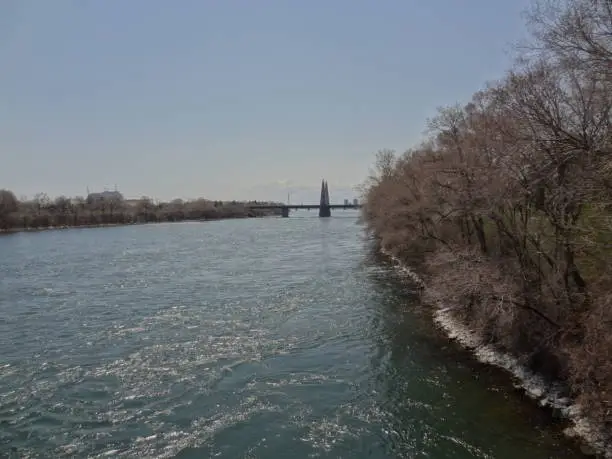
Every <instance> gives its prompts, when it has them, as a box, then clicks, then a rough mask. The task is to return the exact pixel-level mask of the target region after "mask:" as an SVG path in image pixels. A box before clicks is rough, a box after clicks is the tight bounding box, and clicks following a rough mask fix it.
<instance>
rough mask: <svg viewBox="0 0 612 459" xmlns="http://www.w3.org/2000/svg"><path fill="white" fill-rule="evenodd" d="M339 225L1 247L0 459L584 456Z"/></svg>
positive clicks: (12, 240) (136, 232) (21, 240)
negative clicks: (452, 338) (437, 324)
mask: <svg viewBox="0 0 612 459" xmlns="http://www.w3.org/2000/svg"><path fill="white" fill-rule="evenodd" d="M349 215H350V213H349V212H347V213H346V214H343V215H342V216H343V217H345V218H339V217H340V216H338V218H336V217H332V218H331V219H318V218H316V216H315V215H302V214H300V213H297V214H295V215H292V217H291V218H289V219H281V218H279V219H261V220H239V221H225V222H214V223H204V224H194V223H182V224H167V225H148V226H140V227H124V228H107V229H99V230H97V229H96V230H74V231H73V230H69V231H61V232H60V231H58V232H48V233H39V234H19V235H12V236H9V237H3V238H0V253H1V254H2V257H3V258H2V260H3V262H2V263H1V264H0V348H1V349H2V352H1V353H0V424H1V425H2V428H1V429H0V456H2V455H4V456H8V455H11V454H12V455H13V456H14V457H75V456H76V457H182V458H200V457H228V458H244V457H251V458H254V457H259V458H275V457H278V458H284V457H287V456H288V455H289V454H290V455H291V456H292V457H296V458H298V457H304V458H307V457H333V458H337V457H345V458H349V457H350V458H352V457H372V458H386V457H402V458H406V457H435V458H447V457H448V458H451V457H452V458H464V457H465V458H468V457H469V458H471V457H479V458H486V457H495V458H515V457H521V458H524V459H529V458H578V457H581V456H580V454H579V453H577V452H576V450H575V449H574V448H573V447H572V446H571V445H570V444H568V443H567V442H566V441H565V440H564V439H563V438H562V437H561V436H560V433H559V428H558V427H557V426H554V425H551V423H550V420H549V419H547V416H546V415H545V414H544V413H543V412H542V411H539V410H537V409H534V407H533V406H532V405H530V404H527V403H523V402H522V401H521V400H520V398H518V396H517V395H516V394H513V393H512V391H511V387H510V386H509V385H508V383H507V381H506V379H505V378H504V377H501V376H500V375H499V373H498V372H497V371H495V370H492V369H490V368H486V367H482V366H480V365H478V364H477V363H475V362H473V361H472V360H471V359H470V358H469V357H468V356H467V355H466V354H465V353H464V352H462V351H461V350H459V349H457V348H456V347H455V346H454V345H451V344H449V343H448V342H447V341H446V340H445V339H444V338H443V337H442V336H440V334H439V333H438V332H437V331H436V330H435V329H434V328H433V327H432V325H431V320H430V318H429V317H428V312H427V311H424V310H422V309H421V308H420V307H419V306H418V302H417V301H416V298H415V297H414V293H412V292H411V288H410V286H409V285H406V284H402V283H399V282H398V281H397V279H396V277H395V275H394V273H392V272H390V271H389V270H388V268H387V267H386V266H385V265H384V264H383V263H381V262H380V261H379V260H376V259H375V257H371V256H370V255H369V252H368V250H367V249H366V248H365V247H366V244H364V240H363V236H362V232H361V228H360V226H359V225H357V224H356V218H354V217H355V215H354V214H353V217H352V218H346V217H347V216H349Z"/></svg>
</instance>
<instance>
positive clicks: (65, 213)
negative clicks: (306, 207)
mask: <svg viewBox="0 0 612 459" xmlns="http://www.w3.org/2000/svg"><path fill="white" fill-rule="evenodd" d="M254 203H255V202H254V201H250V202H237V201H211V200H207V199H196V200H192V201H184V200H182V199H175V200H173V201H170V202H154V201H153V200H152V199H150V198H148V197H142V198H140V199H133V200H126V199H124V198H123V197H122V196H121V195H120V194H119V193H109V195H108V197H107V196H105V195H100V194H91V195H89V196H88V197H86V198H83V197H77V198H67V197H65V196H60V197H57V198H55V199H51V198H49V197H48V196H47V195H46V194H44V193H40V194H38V195H36V196H35V197H34V198H33V199H30V200H25V199H24V200H19V199H17V197H16V196H15V194H14V193H13V192H11V191H9V190H5V189H0V231H11V230H28V229H45V228H50V227H54V228H57V227H82V226H102V225H116V224H132V223H152V222H176V221H183V220H219V219H227V218H247V217H263V216H269V215H270V216H271V215H279V214H280V210H279V209H252V208H250V207H249V204H254ZM257 204H265V203H257ZM269 204H273V203H269Z"/></svg>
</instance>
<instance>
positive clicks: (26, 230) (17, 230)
mask: <svg viewBox="0 0 612 459" xmlns="http://www.w3.org/2000/svg"><path fill="white" fill-rule="evenodd" d="M277 216H278V215H276V214H274V215H244V216H232V217H222V218H209V219H189V220H187V219H186V220H169V221H159V222H155V221H149V222H129V223H100V224H97V225H76V226H74V225H63V226H48V227H45V228H8V229H2V228H0V234H15V233H37V232H41V231H60V230H67V229H93V228H114V227H118V226H135V225H156V224H160V223H186V222H193V223H199V222H207V221H221V220H230V219H245V218H264V217H277Z"/></svg>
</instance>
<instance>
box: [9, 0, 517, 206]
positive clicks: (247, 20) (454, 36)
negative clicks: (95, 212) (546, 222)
mask: <svg viewBox="0 0 612 459" xmlns="http://www.w3.org/2000/svg"><path fill="white" fill-rule="evenodd" d="M528 3H529V2H528V0H513V1H507V0H465V1H457V0H385V1H380V0H369V1H366V0H309V1H302V0H257V1H254V0H242V1H239V0H223V1H222V0H215V1H212V0H175V1H168V0H129V1H128V0H54V1H42V0H0V188H7V189H10V190H12V191H13V192H14V193H15V194H16V195H17V196H18V197H20V196H33V195H34V194H36V193H38V192H46V193H48V194H49V195H50V196H52V197H53V196H59V195H68V196H75V195H85V194H86V192H87V189H88V188H89V190H90V191H102V190H104V189H114V187H115V186H117V188H118V189H119V191H121V192H122V193H123V194H124V195H125V196H126V197H140V196H143V195H146V196H151V197H153V198H156V199H162V200H166V199H173V198H183V199H189V198H196V197H206V198H210V199H259V200H281V201H286V200H287V194H288V193H291V201H292V202H304V203H308V202H309V201H313V202H317V200H318V197H319V189H320V183H321V179H323V178H325V179H326V180H327V181H328V183H329V190H330V195H331V200H332V201H333V202H340V201H342V200H343V199H344V198H353V197H355V196H357V195H358V193H357V192H356V191H355V190H354V188H355V186H357V185H359V184H360V183H362V182H363V180H364V179H365V178H366V176H367V174H368V171H369V168H370V167H371V165H372V163H373V160H374V155H375V152H376V151H377V150H379V149H382V148H392V149H395V150H397V151H400V152H401V151H404V150H406V149H408V148H409V147H411V146H413V145H415V144H417V143H418V142H419V141H420V140H421V139H422V136H423V132H424V130H425V127H426V120H427V118H429V117H431V116H434V115H435V113H436V109H437V108H438V107H440V106H444V105H452V104H455V103H457V102H459V103H465V102H466V101H467V100H469V98H470V96H471V95H472V93H474V92H475V91H477V90H479V89H480V88H482V87H483V85H484V84H485V83H486V82H487V81H490V80H493V79H496V78H499V77H501V76H503V73H504V71H505V70H506V69H508V68H509V67H510V65H511V62H512V56H511V50H512V48H511V45H512V43H513V42H516V41H517V40H520V39H522V38H524V37H525V36H526V30H525V27H524V18H523V17H522V16H521V13H522V11H524V9H525V8H526V7H527V6H528Z"/></svg>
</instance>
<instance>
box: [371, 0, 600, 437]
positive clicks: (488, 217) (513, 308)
mask: <svg viewBox="0 0 612 459" xmlns="http://www.w3.org/2000/svg"><path fill="white" fill-rule="evenodd" d="M529 26H530V29H531V31H532V32H533V38H532V40H531V42H530V43H528V44H525V45H524V47H523V46H522V47H521V48H519V54H520V57H519V59H517V62H516V65H515V67H514V68H513V69H512V70H510V71H509V72H508V73H507V74H506V75H505V76H504V77H503V79H501V80H500V81H497V82H493V83H490V84H489V85H488V86H487V87H485V88H484V89H483V90H481V91H479V92H477V93H476V94H474V96H473V98H472V99H471V101H469V103H467V104H466V105H464V106H450V107H447V108H443V109H440V111H439V113H438V115H437V116H436V117H435V118H434V119H432V120H430V123H429V128H430V135H429V136H428V138H427V140H426V141H424V143H423V144H422V145H419V146H417V147H415V148H413V149H411V150H409V151H407V152H405V153H404V154H401V155H396V154H395V153H394V152H393V151H390V150H382V151H380V152H379V153H378V158H377V164H376V169H375V171H374V172H373V174H372V176H371V177H370V179H369V181H368V182H367V183H366V184H365V186H364V209H363V213H364V220H365V222H366V224H367V226H368V228H369V230H370V231H371V232H372V234H373V235H374V236H375V237H374V240H376V241H377V243H378V244H380V246H381V247H382V248H383V249H385V250H386V251H388V252H391V253H392V254H393V255H395V256H397V257H399V258H400V259H402V260H403V261H404V262H405V263H407V264H408V265H410V266H412V267H413V268H416V269H418V270H419V271H420V273H421V274H422V275H423V277H424V279H425V281H426V282H425V283H426V287H425V288H424V292H423V294H424V299H425V300H426V301H427V302H429V303H431V304H438V305H441V306H444V307H450V308H452V314H454V316H455V317H456V318H458V319H460V320H462V321H463V323H465V324H467V325H469V326H470V327H471V328H472V329H473V330H475V331H476V332H477V333H479V334H480V336H481V337H482V338H483V340H484V342H487V343H492V344H494V345H496V346H497V347H498V348H500V349H502V350H504V351H507V352H510V353H512V354H514V355H515V356H519V357H520V358H521V359H522V361H523V362H524V363H525V364H526V365H528V366H529V367H530V368H532V369H534V370H536V371H537V372H538V373H540V374H542V375H544V376H546V377H548V378H550V379H551V380H554V381H556V382H563V383H565V385H566V387H567V391H568V394H570V395H571V396H572V397H573V398H574V399H576V400H578V402H579V403H580V405H581V406H582V408H583V414H584V415H586V416H588V417H589V418H590V419H591V420H593V421H596V423H597V425H598V426H600V427H602V432H607V433H608V435H611V433H612V282H611V281H610V280H611V279H612V3H610V1H609V0H564V1H555V2H542V3H540V4H538V5H535V7H534V9H533V10H532V11H531V14H530V19H529Z"/></svg>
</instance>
